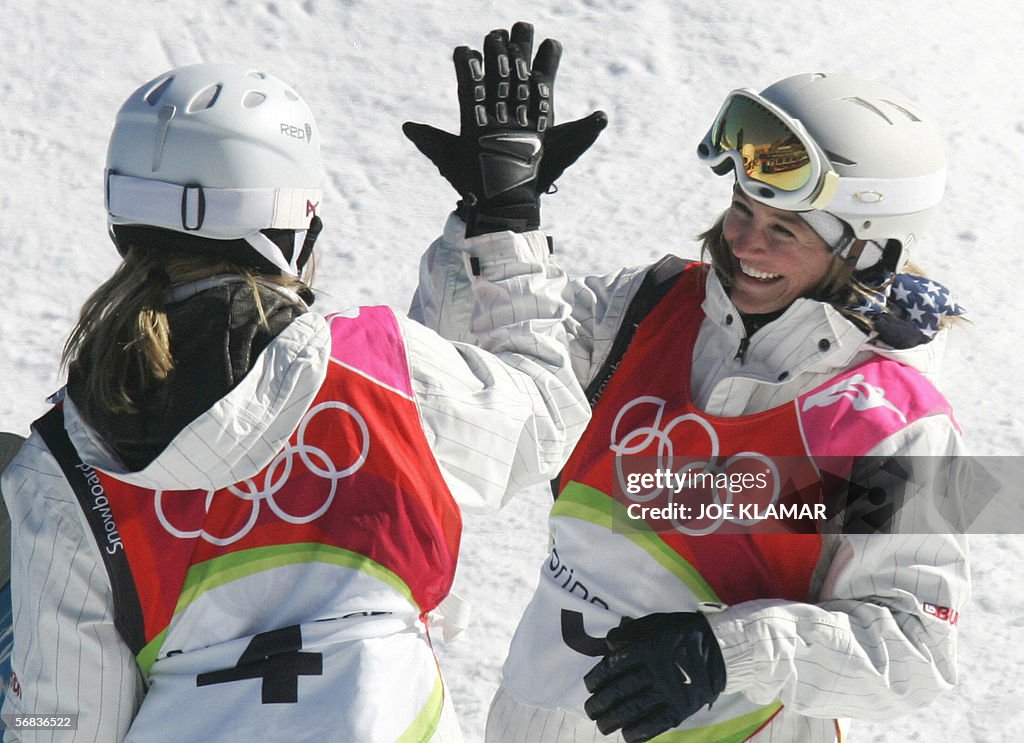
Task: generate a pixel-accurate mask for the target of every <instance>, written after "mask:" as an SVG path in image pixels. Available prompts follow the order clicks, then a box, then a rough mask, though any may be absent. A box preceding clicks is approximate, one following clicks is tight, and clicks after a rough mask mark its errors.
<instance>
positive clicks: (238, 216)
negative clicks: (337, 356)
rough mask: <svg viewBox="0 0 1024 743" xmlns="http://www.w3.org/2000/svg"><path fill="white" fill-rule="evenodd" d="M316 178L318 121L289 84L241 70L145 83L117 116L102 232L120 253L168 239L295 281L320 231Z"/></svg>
mask: <svg viewBox="0 0 1024 743" xmlns="http://www.w3.org/2000/svg"><path fill="white" fill-rule="evenodd" d="M322 178H323V175H322V166H321V162H320V140H319V135H318V133H317V128H316V121H315V119H314V117H313V114H312V112H311V111H310V109H309V107H308V106H307V105H306V103H305V102H304V101H303V100H302V98H300V97H299V96H298V95H297V94H296V93H295V92H294V91H293V90H292V88H291V87H290V86H288V85H287V84H286V83H284V82H282V81H281V80H279V79H277V78H275V77H273V76H271V75H269V74H267V73H265V72H261V71H259V70H257V69H253V68H251V67H245V66H242V65H236V64H210V63H204V64H196V65H189V66H186V67H180V68H177V69H174V70H170V71H169V72H166V73H164V74H163V75H160V76H159V77H156V78H154V79H153V80H151V81H149V82H148V83H146V84H145V85H143V86H142V87H140V88H139V89H138V90H136V91H135V92H134V93H133V94H132V95H131V97H130V98H128V100H127V101H125V103H124V105H123V106H122V107H121V109H120V111H119V112H118V114H117V119H116V122H115V124H114V130H113V132H112V133H111V135H110V144H109V147H108V149H107V165H106V204H107V216H108V222H109V225H110V227H111V233H112V235H113V236H114V238H115V242H116V243H118V246H119V249H122V250H123V247H122V243H123V242H127V241H131V240H132V239H138V237H139V235H140V234H143V235H146V234H148V235H149V237H150V238H152V237H153V235H163V236H164V238H163V243H164V244H168V245H173V246H174V247H181V249H184V250H192V251H198V252H210V253H214V254H221V255H224V256H225V257H229V258H232V259H233V260H240V261H243V262H246V263H252V264H255V265H261V266H266V264H270V266H273V267H274V268H276V269H278V270H280V271H282V272H285V273H289V274H292V275H298V274H299V273H300V272H301V269H302V264H304V263H305V260H306V259H307V258H308V253H309V252H310V250H311V249H312V242H311V240H307V239H306V238H307V230H308V229H309V228H310V227H311V226H312V227H313V229H312V230H311V233H312V234H311V235H310V237H314V238H315V233H316V232H318V231H319V219H318V217H317V212H318V210H319V205H320V201H321V198H322V191H321V182H322ZM139 228H141V233H140V230H139ZM152 228H157V229H156V230H153V229H152ZM166 230H170V231H172V232H173V233H178V235H177V237H175V236H174V235H167V233H166V232H163V231H166ZM265 231H266V232H265ZM167 237H170V238H173V239H172V240H167V239H165V238H167ZM271 238H274V239H271ZM160 241H161V240H160V239H157V242H158V243H159V242H160ZM307 243H308V244H307Z"/></svg>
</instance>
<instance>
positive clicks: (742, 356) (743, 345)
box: [733, 335, 750, 364]
mask: <svg viewBox="0 0 1024 743" xmlns="http://www.w3.org/2000/svg"><path fill="white" fill-rule="evenodd" d="M749 347H750V336H749V335H745V336H743V337H742V338H740V347H739V349H738V350H737V351H736V355H735V356H734V357H733V358H734V359H735V360H736V361H739V362H740V364H744V363H746V361H747V348H749Z"/></svg>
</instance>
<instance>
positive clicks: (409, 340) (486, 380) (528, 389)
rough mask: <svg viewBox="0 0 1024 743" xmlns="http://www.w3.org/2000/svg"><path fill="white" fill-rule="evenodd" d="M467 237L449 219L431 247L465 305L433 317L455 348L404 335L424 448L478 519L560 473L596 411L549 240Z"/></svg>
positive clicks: (418, 329) (410, 327) (406, 325)
mask: <svg viewBox="0 0 1024 743" xmlns="http://www.w3.org/2000/svg"><path fill="white" fill-rule="evenodd" d="M462 232H463V226H462V223H461V222H460V221H458V220H454V219H453V220H450V221H449V224H448V227H447V228H446V230H445V234H444V236H443V237H441V238H440V239H439V241H438V242H437V243H435V245H434V246H433V248H432V253H433V254H434V255H435V256H436V255H438V254H441V255H445V256H447V260H448V261H449V266H448V269H447V270H448V271H449V272H450V273H451V274H455V273H458V278H457V279H456V281H457V283H458V284H459V287H460V288H459V292H460V295H461V294H464V296H460V297H459V298H458V301H457V302H451V303H448V302H446V299H448V298H447V297H446V296H445V294H443V293H442V294H440V295H438V294H434V295H432V296H434V297H435V298H436V299H437V303H436V304H435V303H431V304H430V305H429V306H430V307H431V310H430V313H429V316H430V317H431V319H432V320H433V323H434V327H437V328H439V329H444V330H445V331H446V332H447V333H448V335H449V336H450V337H452V338H453V339H454V340H455V341H456V342H454V343H452V342H448V341H446V340H444V339H443V338H442V337H441V336H440V335H438V334H437V333H434V332H433V331H432V330H428V329H427V328H425V327H423V326H422V325H419V324H417V323H416V322H413V321H412V320H406V319H402V320H401V326H402V330H403V334H404V336H405V343H406V348H407V351H408V354H409V361H410V368H411V372H412V378H413V391H414V395H415V398H416V402H417V404H418V406H419V410H420V415H421V418H422V422H423V427H424V430H425V431H426V432H427V438H428V441H429V442H430V445H431V447H432V448H433V451H434V454H435V456H436V458H437V461H438V463H439V465H440V467H441V471H442V473H443V474H444V476H445V479H446V481H447V482H448V485H449V487H450V488H451V489H452V492H453V494H454V495H455V497H456V500H457V501H458V502H459V504H460V505H461V506H462V507H464V508H468V509H471V510H479V509H491V508H496V507H500V506H501V505H503V504H504V503H505V502H506V500H507V499H508V498H509V497H510V496H511V495H512V494H513V493H515V492H516V491H517V490H519V489H521V488H523V487H525V486H528V485H533V484H536V483H539V482H543V481H545V480H548V479H550V478H551V477H553V476H554V475H555V474H557V472H558V470H559V469H560V468H561V466H562V465H563V464H564V462H565V460H566V459H567V458H568V456H569V454H570V453H571V452H572V449H573V447H574V446H575V445H576V442H577V440H578V439H579V437H580V435H581V434H582V433H583V429H584V428H585V426H586V424H587V422H588V421H589V420H590V409H589V406H588V405H587V403H586V400H585V399H584V397H583V391H582V389H581V388H580V386H579V384H578V382H577V381H576V378H575V376H574V375H573V373H572V369H571V366H570V364H569V356H568V351H567V337H566V331H565V323H566V321H567V319H568V316H569V304H568V303H567V302H566V300H565V296H564V292H565V288H566V279H565V275H564V274H563V272H562V270H561V269H560V268H559V267H558V266H557V265H556V264H555V263H553V262H552V261H550V260H549V255H548V248H547V241H546V240H545V239H544V237H543V235H542V234H541V233H539V232H532V233H526V234H524V235H518V234H515V235H514V234H513V233H510V232H507V233H495V234H490V235H481V236H479V237H475V238H472V239H471V240H465V239H464V238H462ZM455 261H458V262H460V263H463V264H468V263H470V262H471V263H472V265H473V266H474V267H475V270H466V267H465V265H463V268H462V269H460V270H458V271H456V268H455V265H454V264H455ZM474 274H476V275H474ZM451 286H452V285H451V284H449V288H450V287H451ZM423 296H424V292H422V291H421V292H420V293H419V294H418V297H420V298H422V297H423ZM414 304H415V303H414ZM448 310H452V312H449V311H448ZM455 325H458V326H459V327H454V326H455Z"/></svg>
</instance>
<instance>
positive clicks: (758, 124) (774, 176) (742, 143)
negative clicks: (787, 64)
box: [712, 95, 814, 191]
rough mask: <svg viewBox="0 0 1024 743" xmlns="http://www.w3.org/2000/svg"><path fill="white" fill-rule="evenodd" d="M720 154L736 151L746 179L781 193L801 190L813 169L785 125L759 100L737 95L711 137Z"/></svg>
mask: <svg viewBox="0 0 1024 743" xmlns="http://www.w3.org/2000/svg"><path fill="white" fill-rule="evenodd" d="M712 143H713V145H714V146H715V147H716V148H718V150H719V151H720V152H727V151H729V150H735V151H736V152H738V153H739V154H740V156H741V157H742V158H743V169H744V170H745V171H746V173H747V176H748V177H750V178H753V179H754V180H756V181H760V182H761V183H766V184H768V185H769V186H773V187H774V188H777V189H779V190H780V191H799V190H800V189H801V188H803V187H804V186H806V185H807V184H808V183H809V182H810V180H811V178H812V176H813V170H814V166H813V164H812V161H811V157H810V155H809V154H808V152H807V148H806V147H805V146H804V144H803V142H801V141H800V138H799V137H797V135H796V134H794V133H793V130H792V129H790V128H789V127H788V126H787V125H786V124H785V122H783V121H782V119H780V118H779V117H778V116H776V115H775V114H774V113H772V112H771V111H769V110H768V109H767V108H765V107H764V106H762V105H761V104H760V103H758V102H757V101H755V100H753V99H751V98H747V97H746V96H742V95H734V96H733V97H732V100H731V101H730V102H729V105H728V106H727V107H726V109H725V111H724V112H723V113H722V115H721V117H720V118H719V120H718V124H717V125H716V128H715V132H714V134H713V136H712Z"/></svg>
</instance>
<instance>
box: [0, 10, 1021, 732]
mask: <svg viewBox="0 0 1024 743" xmlns="http://www.w3.org/2000/svg"><path fill="white" fill-rule="evenodd" d="M519 19H523V20H529V21H532V22H533V23H534V24H535V26H536V28H537V33H538V36H539V37H543V36H552V37H554V38H558V39H559V40H561V41H562V42H563V44H564V47H565V54H564V56H563V58H562V66H561V69H560V72H559V75H558V82H557V85H556V96H557V100H556V110H557V113H558V116H559V119H560V120H562V121H566V120H568V119H570V118H576V117H579V116H583V115H586V114H588V113H590V111H592V110H594V109H596V108H603V109H604V110H606V111H607V112H608V115H609V119H610V125H609V127H608V129H607V130H606V131H605V132H604V134H603V135H602V136H601V138H600V140H599V141H598V142H597V144H596V145H595V146H594V147H593V149H592V150H591V151H590V152H588V153H587V154H586V155H585V156H584V158H583V159H582V160H581V161H580V162H579V163H577V164H576V165H575V166H573V167H572V168H571V169H570V170H569V171H568V172H567V173H566V174H565V176H564V177H563V178H562V179H561V180H560V182H559V186H560V191H559V193H558V194H557V195H553V196H547V197H545V199H544V222H545V228H546V229H547V230H549V231H550V232H551V233H552V234H553V235H554V238H555V245H556V250H557V254H558V256H559V259H560V260H561V261H562V263H563V265H565V267H566V268H567V269H568V270H569V271H570V272H571V273H572V274H574V275H579V274H582V273H586V272H606V271H610V270H613V269H615V268H616V267H617V266H619V265H621V264H636V263H642V262H647V261H651V260H653V259H656V258H658V257H660V256H661V255H663V254H665V253H666V252H675V253H678V254H681V255H683V256H693V255H694V254H695V250H696V247H695V245H696V242H695V235H696V234H697V233H699V232H700V231H701V230H703V229H704V228H705V227H706V226H708V225H709V224H710V223H711V222H712V220H713V219H714V218H715V216H716V215H717V214H718V213H719V212H720V210H722V209H723V208H724V206H725V205H726V202H727V199H728V197H729V182H728V179H724V178H722V179H719V178H715V177H714V176H713V175H711V174H710V173H709V172H708V170H707V169H706V168H703V167H702V166H700V165H699V163H698V162H697V159H696V157H695V156H694V150H695V146H696V143H697V141H698V140H699V139H700V138H701V136H703V134H704V132H705V130H706V128H707V126H708V125H709V123H710V119H711V117H712V116H713V115H714V114H715V112H716V111H717V110H718V107H719V105H720V104H721V101H722V99H723V97H724V95H725V94H726V93H727V92H728V91H729V90H731V89H733V88H737V87H750V88H754V89H760V88H763V87H765V86H766V85H768V84H769V83H771V82H772V81H774V80H776V79H778V78H781V77H783V76H786V75H789V74H793V73H797V72H807V71H824V72H830V71H831V72H852V73H856V74H860V75H862V76H866V77H872V78H876V79H879V80H882V81H885V82H888V83H889V84H890V85H892V86H894V87H896V88H898V89H901V90H903V91H905V92H907V93H908V94H909V95H910V96H911V97H912V98H915V99H917V101H918V102H919V103H920V104H921V106H922V107H923V108H924V110H926V111H928V112H930V113H931V114H932V115H933V116H934V117H935V118H936V120H937V121H938V123H939V125H940V127H941V129H942V130H943V132H944V134H945V141H946V145H947V155H948V159H949V185H948V188H947V192H946V199H945V208H944V211H943V212H942V214H941V216H939V217H938V219H937V220H936V221H935V223H934V225H933V227H932V229H931V230H930V234H929V235H928V239H926V240H925V241H924V243H923V244H921V245H920V246H919V248H918V250H917V252H916V253H915V258H916V260H917V261H918V262H919V263H920V264H921V265H923V266H924V267H925V269H927V270H928V272H929V273H930V274H931V275H933V276H934V277H936V278H937V279H939V280H940V281H943V282H945V283H947V284H949V285H950V286H951V287H952V288H953V289H954V290H955V291H956V297H957V299H958V300H959V301H960V302H961V303H962V304H963V305H964V306H966V307H967V308H968V310H969V311H970V319H971V324H969V325H966V326H965V327H964V328H963V329H962V330H960V331H958V333H957V337H956V340H955V343H954V344H953V346H952V348H951V349H950V353H949V359H948V364H947V372H946V374H945V377H944V380H943V385H944V389H945V391H946V392H947V394H948V396H949V398H950V399H951V400H952V402H953V404H954V407H955V410H956V411H957V415H958V419H959V422H960V424H961V425H962V427H963V429H964V431H965V434H966V437H967V440H968V442H969V445H970V447H971V449H972V451H973V452H975V453H976V454H979V455H1000V456H1019V455H1020V454H1021V453H1022V450H1024V418H1022V416H1021V415H1020V406H1021V403H1022V401H1024V399H1022V394H1021V391H1020V385H1021V380H1022V379H1024V357H1022V356H1021V354H1020V352H1019V351H1020V330H1019V328H1017V326H1016V324H1015V323H1016V321H1014V320H1013V319H1012V318H1013V317H1014V314H1015V313H1016V312H1020V311H1021V309H1022V307H1024V299H1022V294H1021V292H1020V290H1019V287H1016V284H1017V281H1018V280H1019V278H1020V277H1021V275H1022V270H1021V268H1022V264H1024V253H1022V252H1021V251H1020V250H1019V249H1018V246H1017V243H1016V240H1017V239H1019V237H1020V236H1021V234H1024V224H1022V221H1024V220H1022V218H1021V208H1020V205H1019V202H1020V193H1021V188H1020V184H1018V183H1016V181H1017V179H1018V178H1019V177H1020V175H1021V173H1024V89H1022V86H1021V83H1020V78H1019V74H1018V72H1019V68H1020V56H1019V46H1018V42H1019V38H1018V37H1019V34H1020V29H1021V28H1024V5H1021V4H1020V3H1017V2H1012V1H1011V0H992V1H991V2H988V3H982V4H978V3H973V2H964V1H961V0H952V1H949V0H947V1H946V2H940V3H936V2H930V1H929V0H903V1H902V2H899V3H894V2H889V1H887V0H886V1H880V0H861V2H858V3H826V2H818V1H816V0H794V1H793V2H787V3H766V2H759V1H756V0H755V2H748V3H707V2H703V1H701V0H672V1H670V0H664V1H663V2H657V1H655V0H561V1H560V2H556V3H540V2H520V1H519V0H508V1H505V2H495V1H494V0H483V1H481V2H454V1H453V0H420V1H419V2H398V1H392V2H387V3H380V2H372V1H371V0H301V1H299V0H258V1H256V2H242V1H241V0H175V2H163V1H151V0H135V1H133V2H127V1H126V0H79V1H78V2H75V3H65V2H63V1H57V0H4V2H3V3H2V4H0V28H2V29H3V31H4V44H3V50H2V52H0V110H2V115H0V183H2V184H3V188H2V189H0V348H2V349H3V351H2V353H0V380H3V381H2V383H0V385H2V386H0V390H2V394H0V429H6V430H11V431H15V432H18V433H22V434H24V433H26V432H27V429H28V425H29V423H30V422H31V421H32V420H33V419H34V418H35V417H37V416H38V415H39V414H40V413H42V412H43V411H44V410H45V409H46V402H45V398H46V396H47V395H48V394H49V393H50V392H52V391H54V390H55V389H57V388H58V387H59V386H60V384H61V370H60V369H59V368H58V358H59V353H60V348H61V346H62V344H63V342H64V340H65V339H66V337H67V333H68V331H69V330H70V328H71V326H72V324H73V322H74V320H75V317H76V313H77V311H78V308H79V307H80V305H81V304H82V302H83V300H84V299H85V298H86V296H87V295H88V294H89V292H90V291H91V290H92V289H93V288H94V287H95V286H96V285H97V284H99V283H100V282H101V281H102V280H103V279H104V278H105V277H106V276H107V275H109V273H110V272H111V271H112V269H113V268H114V266H115V264H116V262H117V255H116V253H115V251H114V250H113V248H112V246H111V244H110V242H109V241H108V239H107V237H106V234H105V222H104V210H103V193H102V173H103V163H104V157H105V151H106V142H107V137H108V135H109V132H110V128H111V126H112V123H113V120H114V116H115V114H116V112H117V109H118V107H119V106H120V104H121V102H122V101H123V100H124V99H125V98H126V97H127V96H128V94H129V93H131V91H133V90H134V89H135V88H136V87H137V86H139V85H140V84H141V83H143V82H144V81H146V80H148V79H150V78H152V77H154V76H156V75H157V74H159V73H161V72H163V71H165V70H167V69H169V68H171V67H175V66H178V65H183V64H188V63H194V62H200V61H237V62H246V63H250V64H252V65H254V66H258V67H262V68H265V69H266V70H267V71H269V72H271V73H273V74H275V75H277V76H278V77H281V78H283V79H284V80H286V81H288V82H290V83H291V84H292V85H294V86H295V88H296V89H297V90H298V91H299V92H300V93H301V94H302V95H303V96H304V97H305V98H306V99H307V101H308V102H309V103H310V105H311V106H312V108H313V110H314V112H315V113H316V115H317V119H318V122H319V125H320V130H321V135H322V139H323V144H324V158H325V161H326V166H327V174H326V175H327V178H326V194H325V209H324V219H325V222H326V226H327V227H326V232H325V234H324V236H323V237H322V239H321V243H320V248H321V250H320V261H319V266H318V275H317V285H318V288H319V297H320V301H319V302H318V309H323V310H327V309H332V308H341V307H344V306H347V305H351V304H385V303H386V304H390V305H392V306H395V307H397V308H399V309H404V308H406V307H407V306H408V301H409V298H410V296H411V294H412V291H413V288H414V283H415V280H416V273H417V262H418V258H419V255H420V253H421V251H422V250H423V249H424V248H425V247H426V246H427V244H428V243H429V241H430V240H431V239H432V238H433V237H434V236H435V234H437V233H438V231H439V230H440V228H441V225H442V223H443V220H444V217H445V214H446V213H447V212H448V211H449V210H450V208H451V207H452V205H453V203H454V197H453V193H452V192H451V190H450V189H449V187H448V185H447V183H445V182H444V180H443V179H442V178H441V177H440V176H439V175H438V174H437V172H436V171H435V170H434V169H433V167H432V166H431V165H430V163H429V162H427V161H426V160H425V159H424V158H423V157H421V156H420V155H419V154H418V153H417V152H416V150H415V149H414V148H413V146H412V145H411V144H410V143H409V142H407V141H406V140H405V139H404V137H403V136H402V134H401V130H400V126H401V124H402V122H403V121H406V120H415V121H422V122H427V123H431V124H434V125H437V126H441V127H444V128H447V129H449V130H453V129H454V128H455V127H457V123H458V114H457V108H456V101H455V84H454V74H453V72H452V67H451V61H450V60H451V50H452V48H453V47H454V46H456V45H458V44H470V45H473V46H479V45H480V43H481V40H482V38H483V35H484V33H485V32H487V31H488V30H490V29H491V28H497V27H506V28H507V27H509V26H510V25H511V24H512V23H513V22H514V21H516V20H519ZM538 41H539V39H538ZM549 498H550V496H549V495H548V494H547V492H546V491H545V489H544V488H541V487H538V488H536V489H534V490H532V491H529V492H525V493H523V494H522V496H521V497H520V498H518V499H517V500H516V501H514V502H513V504H512V505H510V506H509V507H508V508H507V509H505V510H504V511H502V512H500V513H498V514H496V515H492V516H489V517H471V518H468V519H467V523H466V536H465V540H464V553H463V560H462V565H461V568H460V575H459V580H458V590H459V591H460V592H461V593H462V594H463V595H464V596H465V597H467V598H468V599H470V600H471V601H472V602H473V610H474V617H473V623H472V626H471V627H470V629H469V630H468V631H467V632H466V633H465V634H464V635H463V636H462V637H461V638H460V639H459V640H458V641H457V642H455V643H453V644H451V645H448V646H443V645H442V646H441V647H440V648H439V653H440V656H441V660H442V663H443V664H444V668H445V671H446V675H447V678H448V681H449V683H450V686H451V693H452V694H453V696H454V699H455V702H456V705H457V707H458V709H459V711H460V714H461V717H462V723H463V726H464V730H465V735H466V739H467V741H470V742H474V741H480V740H481V739H482V737H483V727H484V719H485V716H486V711H487V706H488V704H489V701H490V697H491V694H492V692H493V690H494V689H495V687H496V685H497V682H498V676H499V671H500V666H501V661H502V658H503V656H504V653H505V651H506V648H507V645H508V641H509V638H510V636H511V633H512V630H513V628H514V627H515V624H516V620H517V618H518V615H519V613H520V611H521V610H522V608H523V606H524V605H525V603H526V601H527V600H528V598H529V595H530V592H531V590H532V587H533V585H534V583H535V580H536V574H537V571H538V569H539V566H540V564H541V561H542V559H543V555H544V553H545V545H546V535H545V525H544V517H545V511H546V507H547V505H548V502H549ZM972 548H973V571H974V581H975V587H974V600H973V603H972V604H971V606H970V607H969V608H968V610H967V611H966V612H964V615H963V618H962V620H961V629H962V643H961V651H960V653H961V655H960V668H961V682H960V685H959V686H958V687H957V688H956V689H955V690H954V691H952V692H950V693H948V694H946V695H945V696H944V697H943V698H941V699H940V700H939V701H938V702H936V703H935V704H934V705H932V706H931V707H929V708H927V709H925V710H922V711H920V712H919V713H916V714H913V715H911V716H909V717H906V718H903V719H901V720H899V721H897V722H894V723H891V724H885V725H883V724H866V723H862V724H858V725H856V727H855V728H854V734H853V736H852V738H851V739H852V740H854V741H858V740H859V741H875V742H876V743H881V742H883V741H885V742H895V741H929V740H940V739H941V740H955V741H986V742H989V741H992V742H995V741H1003V740H1011V739H1014V740H1015V739H1017V736H1018V731H1019V730H1020V729H1021V728H1024V705H1022V704H1021V703H1020V699H1019V693H1018V692H1019V689H1021V688H1022V687H1024V671H1022V668H1024V664H1021V663H1020V661H1021V659H1022V657H1024V643H1022V642H1021V641H1022V639H1024V594H1022V592H1021V591H1020V590H1019V586H1020V583H1019V580H1020V570H1021V566H1022V565H1024V537H1021V536H1019V535H1010V536H983V537H975V538H974V539H973V544H972ZM1014 586H1017V587H1018V588H1014Z"/></svg>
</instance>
